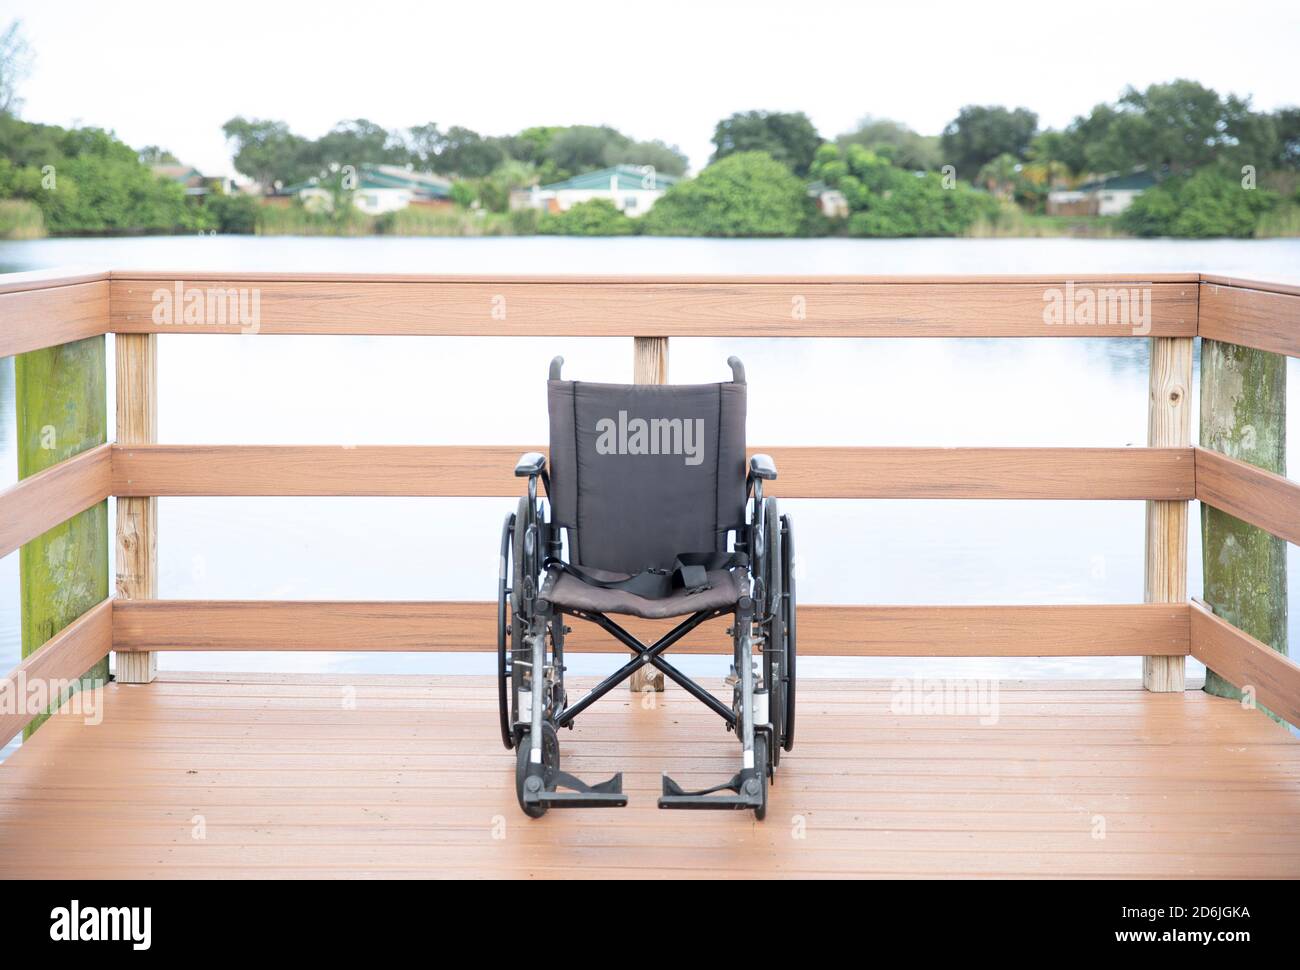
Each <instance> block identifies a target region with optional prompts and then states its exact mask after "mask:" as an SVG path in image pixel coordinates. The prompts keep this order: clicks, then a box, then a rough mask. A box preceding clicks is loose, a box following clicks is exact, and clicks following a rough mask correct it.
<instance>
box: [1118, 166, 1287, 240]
mask: <svg viewBox="0 0 1300 970" xmlns="http://www.w3.org/2000/svg"><path fill="white" fill-rule="evenodd" d="M1277 202H1278V197H1277V195H1276V193H1273V192H1270V191H1269V190H1267V189H1259V188H1255V189H1246V188H1244V187H1243V186H1242V184H1241V181H1240V180H1239V179H1238V178H1236V177H1234V176H1233V175H1232V174H1230V173H1228V172H1225V171H1222V170H1220V169H1218V168H1203V169H1201V170H1199V171H1197V172H1195V173H1194V174H1192V175H1188V176H1178V177H1175V178H1169V179H1166V180H1165V181H1163V182H1161V183H1160V184H1159V185H1157V186H1155V187H1154V188H1152V189H1148V190H1147V191H1146V192H1143V193H1142V194H1141V195H1139V196H1138V197H1137V198H1136V199H1134V200H1133V204H1132V205H1130V206H1129V207H1128V208H1127V209H1125V210H1124V212H1123V213H1121V215H1120V217H1119V219H1120V225H1121V226H1122V227H1123V228H1124V229H1125V230H1126V231H1128V232H1131V233H1133V235H1135V236H1174V237H1177V238H1180V239H1210V238H1216V237H1223V236H1229V237H1233V238H1238V239H1245V238H1248V237H1250V236H1253V235H1255V232H1256V229H1257V227H1258V226H1259V225H1260V220H1261V218H1262V217H1263V216H1264V214H1265V213H1267V212H1268V211H1269V210H1271V209H1273V208H1274V207H1275V206H1276V205H1277Z"/></svg>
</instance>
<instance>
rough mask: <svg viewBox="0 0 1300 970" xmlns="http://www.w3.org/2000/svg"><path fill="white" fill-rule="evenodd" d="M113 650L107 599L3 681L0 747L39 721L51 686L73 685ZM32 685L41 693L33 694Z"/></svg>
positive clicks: (0, 683)
mask: <svg viewBox="0 0 1300 970" xmlns="http://www.w3.org/2000/svg"><path fill="white" fill-rule="evenodd" d="M112 646H113V601H112V600H111V599H106V600H103V601H101V602H100V603H99V604H98V605H97V606H93V607H91V608H90V609H89V610H87V611H86V612H85V613H83V614H82V615H81V616H80V617H78V618H77V619H75V620H73V621H72V622H71V623H69V624H68V625H67V626H66V627H64V628H63V629H62V630H60V631H59V632H58V633H56V634H55V635H54V636H52V637H51V638H50V639H49V640H47V641H46V642H45V643H44V644H43V645H42V646H41V648H40V649H39V650H36V651H34V652H33V653H32V654H31V655H29V656H28V657H26V658H25V659H24V660H23V661H22V663H20V664H19V665H18V666H17V667H15V668H14V669H13V670H11V671H10V672H9V673H8V674H7V675H6V676H5V677H4V678H3V679H0V747H3V746H4V745H6V744H8V743H9V740H10V739H11V738H12V737H13V736H14V735H15V734H17V733H18V732H19V731H21V730H22V729H23V728H25V727H26V726H27V725H28V724H30V723H31V722H32V720H34V719H35V718H36V717H38V716H39V715H40V714H41V713H42V711H43V709H44V704H36V706H35V707H33V704H34V703H35V702H34V701H33V700H32V698H33V696H36V697H42V696H43V698H44V700H45V702H46V703H48V702H49V700H51V699H53V700H57V699H55V698H49V696H48V691H49V689H50V685H55V684H70V683H72V682H74V681H77V680H78V679H80V677H81V676H82V675H83V674H84V673H85V672H86V671H87V670H89V669H90V668H91V667H92V666H94V665H95V664H96V663H98V662H99V661H100V660H102V659H103V658H104V657H105V656H107V655H108V652H109V650H111V649H112ZM29 685H30V686H32V687H36V688H37V691H35V692H33V691H30V690H29ZM42 691H44V692H46V693H44V695H42V693H41V692H42Z"/></svg>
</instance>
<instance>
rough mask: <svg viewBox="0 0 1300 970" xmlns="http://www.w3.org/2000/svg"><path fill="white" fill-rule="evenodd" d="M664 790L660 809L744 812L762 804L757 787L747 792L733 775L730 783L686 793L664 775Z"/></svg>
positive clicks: (738, 777) (660, 799)
mask: <svg viewBox="0 0 1300 970" xmlns="http://www.w3.org/2000/svg"><path fill="white" fill-rule="evenodd" d="M663 785H664V790H663V794H662V795H660V796H659V807H660V808H690V809H703V810H710V809H713V810H719V811H725V810H727V809H736V810H744V809H748V808H757V807H758V806H760V805H762V803H763V794H762V790H761V788H760V787H759V786H758V785H755V786H754V790H753V791H749V790H748V788H747V786H745V785H744V784H743V783H742V781H741V777H740V775H735V776H733V777H732V779H731V780H730V781H726V782H723V783H722V784H721V785H714V786H713V787H712V788H704V789H701V790H699V791H686V790H685V789H684V788H682V786H681V785H679V784H677V782H675V781H673V780H672V779H671V778H669V777H668V776H667V775H666V774H665V775H664V779H663ZM723 791H727V792H731V793H732V794H730V795H719V794H715V793H716V792H723Z"/></svg>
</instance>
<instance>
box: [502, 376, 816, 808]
mask: <svg viewBox="0 0 1300 970" xmlns="http://www.w3.org/2000/svg"><path fill="white" fill-rule="evenodd" d="M727 363H728V364H729V365H730V367H731V372H732V379H731V380H730V381H727V382H722V383H716V384H695V385H653V384H599V383H588V382H578V381H566V380H562V379H561V376H560V373H561V368H562V366H563V364H564V358H562V357H556V358H555V359H554V360H552V361H551V366H550V380H549V381H548V384H547V399H548V406H549V412H550V461H549V467H548V462H547V456H545V455H543V454H541V453H539V452H529V453H527V454H525V455H523V456H522V457H521V458H520V459H519V462H518V463H517V464H516V466H515V475H516V477H518V478H526V479H527V480H528V484H527V494H526V495H525V496H524V497H522V498H520V499H519V504H518V507H517V509H516V510H515V512H513V513H511V514H509V515H507V516H506V520H505V524H504V526H503V527H502V530H501V556H500V573H499V576H498V588H497V688H498V703H499V713H500V721H501V740H502V742H503V743H504V744H505V746H506V748H509V749H514V750H515V751H516V762H515V793H516V795H517V797H518V800H519V807H520V808H521V809H522V810H523V812H524V814H526V815H528V816H529V817H531V818H540V817H541V816H542V815H544V814H546V812H547V810H548V809H551V808H601V807H605V808H614V807H622V806H624V805H626V804H627V796H626V795H625V794H624V792H623V775H622V773H621V772H620V773H618V774H616V775H614V777H612V778H610V779H608V780H606V781H602V782H598V783H595V784H588V783H586V782H584V781H582V780H581V779H579V778H576V777H575V776H573V775H571V774H569V773H567V772H565V771H563V770H561V768H560V743H559V730H560V729H561V728H565V727H567V728H570V729H572V727H573V724H574V720H575V719H576V718H577V717H578V716H579V715H580V714H581V713H582V712H583V711H585V710H587V708H589V707H590V706H591V705H592V704H594V703H595V702H596V701H597V700H599V699H600V698H601V697H603V696H605V695H606V694H608V693H609V692H610V691H611V690H613V689H614V688H615V687H617V686H618V685H619V684H620V683H622V682H623V681H624V680H626V679H627V678H628V677H630V676H632V674H633V673H635V672H636V671H637V670H638V669H639V668H641V667H644V666H650V667H653V668H654V669H656V670H658V671H661V672H662V673H663V675H664V676H665V677H667V678H668V679H669V680H672V681H673V682H674V683H676V684H677V685H679V686H680V687H681V688H682V689H684V690H685V691H686V692H687V693H688V694H690V695H691V696H692V697H694V698H695V699H696V700H698V701H700V702H701V703H702V704H704V705H705V706H706V707H708V708H709V709H710V710H712V711H714V712H715V713H716V714H717V715H718V716H719V717H720V718H721V719H722V721H723V722H724V724H725V725H726V729H727V730H729V731H733V732H734V733H735V735H736V738H737V740H738V741H739V742H740V757H739V770H738V771H737V772H736V773H735V774H734V775H733V776H732V777H731V778H729V779H727V780H726V781H723V782H721V783H720V784H717V785H714V786H712V787H710V788H705V789H701V790H695V791H688V790H686V789H684V788H682V787H681V786H680V785H678V784H677V783H676V782H674V781H673V780H672V779H671V778H670V777H668V775H667V774H666V773H665V774H664V776H663V792H662V795H661V796H660V798H659V800H658V806H659V808H663V809H737V810H753V812H754V815H755V816H756V817H757V818H758V819H760V820H761V819H762V818H763V817H764V816H765V815H766V812H767V792H768V784H769V782H770V781H772V780H773V779H774V776H775V771H776V768H777V766H778V764H779V763H780V758H781V752H782V751H790V750H791V748H792V747H793V745H794V726H795V658H796V649H795V639H796V637H795V634H796V624H795V575H794V569H793V562H794V535H793V531H792V528H791V524H790V517H789V516H787V515H781V514H780V513H779V512H778V509H777V502H776V499H775V498H771V497H764V495H763V484H764V482H769V481H772V480H773V479H775V478H776V466H775V464H774V462H773V461H772V459H771V458H770V457H768V456H767V455H754V456H752V457H751V458H750V459H749V460H748V463H747V462H746V460H745V395H746V384H745V370H744V366H743V365H742V364H741V362H740V361H739V360H738V359H737V358H735V357H731V358H729V359H728V361H727ZM539 485H540V492H539ZM543 494H544V496H545V497H544V498H543ZM611 615H616V616H636V617H642V618H645V619H652V620H662V619H670V618H673V619H675V618H678V617H683V618H684V619H681V620H680V621H679V622H678V623H677V625H676V626H674V627H673V628H672V629H670V630H669V631H668V632H666V633H664V634H663V636H661V637H659V638H658V639H657V640H655V641H654V642H653V643H643V642H642V641H641V640H639V639H637V638H636V637H635V636H633V635H632V634H631V633H630V632H628V631H627V630H626V629H624V627H622V626H620V625H619V624H618V623H617V622H615V621H614V620H613V619H611ZM720 617H729V618H730V620H731V626H730V628H729V629H728V630H727V631H726V635H728V636H730V638H731V641H732V651H733V663H732V669H731V675H730V676H729V677H728V678H727V682H728V683H729V684H730V685H731V687H732V697H731V704H730V706H728V705H727V704H725V703H724V702H723V701H721V700H719V699H718V698H717V697H715V696H714V694H713V693H711V692H710V691H709V690H707V689H705V688H704V687H702V686H700V685H699V684H698V683H696V682H695V681H694V680H692V679H691V678H689V677H687V676H686V675H685V674H683V673H682V672H681V671H679V670H678V669H677V668H676V667H674V666H673V665H672V664H671V663H670V662H669V661H668V660H667V659H665V656H664V655H665V654H666V653H667V652H668V650H669V648H670V647H672V646H673V644H675V643H677V642H678V641H680V640H681V639H682V638H683V637H685V636H686V635H687V634H689V633H690V632H691V631H692V630H694V629H695V628H696V627H698V626H700V625H701V624H703V623H706V622H708V621H709V620H713V619H717V618H720ZM570 618H572V619H577V620H582V621H585V622H588V623H592V624H595V625H596V626H598V627H600V628H601V629H602V630H604V631H605V632H606V633H608V634H609V635H610V636H612V637H613V638H614V639H615V640H617V641H618V642H620V643H622V644H623V645H624V646H625V647H627V648H628V650H630V651H631V652H632V655H633V656H632V657H631V659H630V660H628V662H627V663H625V664H624V665H623V666H621V667H620V668H619V669H618V670H616V671H614V673H612V674H610V675H609V676H608V677H606V678H605V679H604V680H602V681H601V682H600V683H599V684H597V685H596V686H595V687H593V688H592V689H591V690H590V691H588V692H587V693H586V694H585V695H584V696H582V697H580V698H579V699H577V700H575V701H573V702H572V703H570V701H569V697H568V693H567V692H566V690H565V684H564V674H565V666H564V638H565V635H566V634H567V633H569V632H571V628H570V627H569V626H567V625H566V621H567V620H568V619H570Z"/></svg>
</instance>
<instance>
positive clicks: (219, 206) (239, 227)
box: [205, 195, 261, 236]
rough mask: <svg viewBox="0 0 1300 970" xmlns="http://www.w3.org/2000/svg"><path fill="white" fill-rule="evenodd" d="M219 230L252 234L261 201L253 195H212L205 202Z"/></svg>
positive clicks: (255, 229)
mask: <svg viewBox="0 0 1300 970" xmlns="http://www.w3.org/2000/svg"><path fill="white" fill-rule="evenodd" d="M205 204H206V207H207V210H208V215H209V216H210V217H211V219H212V221H213V222H215V223H216V229H217V231H218V232H222V233H231V234H237V235H245V236H251V235H252V234H253V233H255V232H256V231H257V215H258V210H260V209H261V203H259V202H258V200H257V199H256V198H255V197H254V196H251V195H210V196H208V198H207V202H206V203H205Z"/></svg>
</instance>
